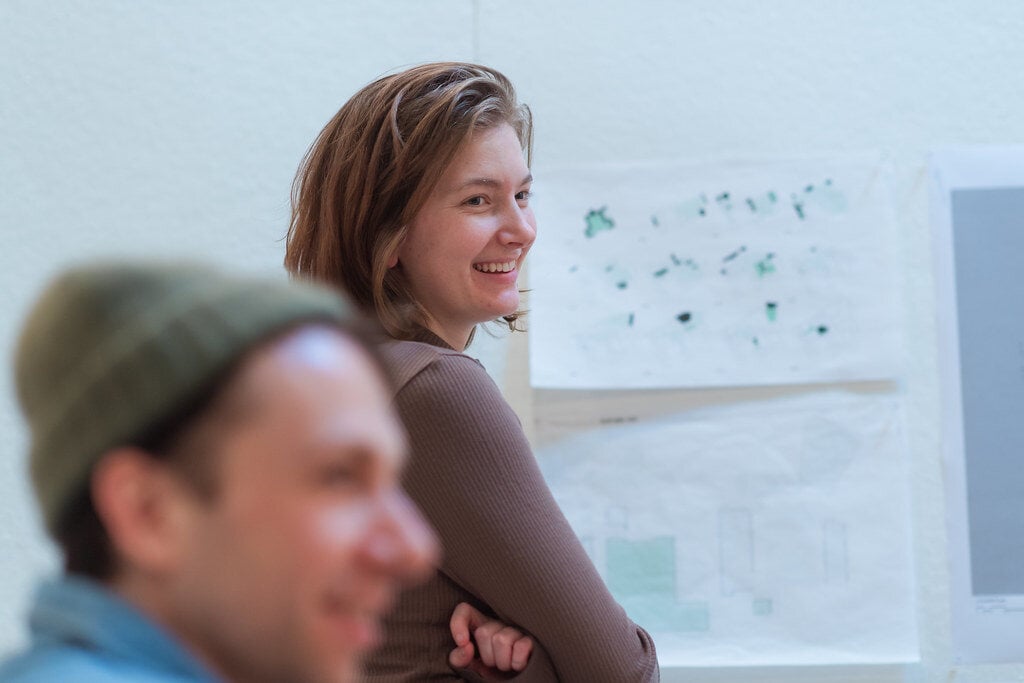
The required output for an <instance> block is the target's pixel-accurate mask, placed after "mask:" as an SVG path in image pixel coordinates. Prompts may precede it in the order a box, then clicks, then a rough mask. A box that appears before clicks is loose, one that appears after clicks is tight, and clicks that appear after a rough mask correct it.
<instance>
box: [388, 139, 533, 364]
mask: <svg viewBox="0 0 1024 683" xmlns="http://www.w3.org/2000/svg"><path fill="white" fill-rule="evenodd" d="M532 182H533V177H532V176H531V175H530V169H529V168H527V166H526V161H525V160H524V159H523V152H522V148H521V147H520V144H519V138H518V137H516V134H515V131H514V130H513V129H512V127H511V126H509V125H507V124H502V125H500V126H497V127H495V128H490V129H486V130H480V131H476V132H475V133H474V135H473V137H472V139H471V140H470V141H469V142H468V143H466V144H464V145H463V147H462V149H460V150H459V152H458V154H456V156H455V158H454V159H453V160H452V162H451V164H450V165H449V166H448V167H447V168H446V169H445V171H444V172H443V173H442V175H441V178H440V180H439V181H438V183H437V186H436V187H435V189H434V191H433V192H432V193H431V195H430V197H428V198H427V201H426V203H424V205H423V207H422V208H421V209H420V210H419V213H417V214H416V217H415V218H413V220H412V222H411V223H410V224H409V230H408V233H407V234H406V237H405V240H404V241H403V242H402V245H401V246H400V247H399V251H398V259H397V265H398V266H399V267H401V268H402V270H403V272H404V274H405V277H406V279H407V281H408V283H409V286H410V287H411V289H412V293H413V296H414V297H415V298H416V300H417V301H418V302H419V303H420V305H421V306H423V308H424V309H426V311H427V313H428V315H429V320H428V321H427V327H429V328H430V329H431V331H433V332H434V333H435V334H437V335H438V336H440V337H441V338H442V339H444V340H445V341H446V342H448V343H449V344H451V345H452V346H453V347H454V348H456V349H460V350H461V349H462V348H464V347H465V345H466V342H467V341H468V339H469V335H470V332H472V330H473V327H474V326H475V325H476V324H477V323H482V322H486V321H488V320H494V319H496V318H499V317H501V316H503V315H508V314H509V313H513V312H514V311H515V310H516V309H517V308H518V306H519V289H518V284H517V279H518V277H519V269H520V267H521V266H522V263H523V259H524V258H526V253H527V252H528V251H529V250H530V246H531V245H532V244H533V240H534V238H535V237H536V235H537V224H536V221H535V220H534V217H533V209H531V208H530V203H529V198H530V185H531V183H532Z"/></svg>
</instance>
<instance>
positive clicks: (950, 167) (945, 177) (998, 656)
mask: <svg viewBox="0 0 1024 683" xmlns="http://www.w3.org/2000/svg"><path fill="white" fill-rule="evenodd" d="M931 170H932V192H933V195H932V199H933V202H932V208H933V215H932V219H933V224H934V228H935V243H936V255H937V264H936V282H937V285H938V290H939V291H938V312H939V338H940V341H941V350H942V353H941V356H940V370H941V376H942V383H943V389H944V391H943V394H942V396H943V420H942V424H943V428H944V433H943V446H944V449H945V455H946V466H947V467H946V473H947V476H946V501H947V510H948V525H949V544H948V547H949V552H950V578H951V588H950V598H951V603H952V604H951V608H952V609H951V614H952V634H953V647H952V650H953V658H954V660H955V661H956V662H958V663H981V662H1021V661H1024V640H1022V639H1021V637H1020V634H1021V633H1024V570H1022V567H1024V469H1022V468H1021V465H1020V455H1021V453H1022V452H1024V421H1022V416H1024V316H1022V315H1021V296H1020V294H1021V292H1022V291H1024V286H1022V285H1021V270H1020V255H1021V253H1022V252H1024V220H1022V218H1021V217H1022V216H1024V147H1017V148H1011V147H1006V148H988V149H962V150H945V151H942V152H939V153H936V154H935V155H934V157H933V159H932V166H931Z"/></svg>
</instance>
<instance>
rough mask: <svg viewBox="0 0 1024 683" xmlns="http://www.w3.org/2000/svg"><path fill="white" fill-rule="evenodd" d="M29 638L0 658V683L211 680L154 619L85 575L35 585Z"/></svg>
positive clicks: (195, 682)
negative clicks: (17, 650)
mask: <svg viewBox="0 0 1024 683" xmlns="http://www.w3.org/2000/svg"><path fill="white" fill-rule="evenodd" d="M29 627H30V629H31V632H32V642H31V644H30V646H29V648H28V650H26V651H25V652H23V653H21V654H18V655H15V656H14V657H13V658H11V659H9V660H7V661H6V662H4V663H3V664H2V665H0V683H44V682H45V683H63V682H65V681H67V682H68V683H125V682H127V681H131V682H132V683H172V682H174V683H184V682H185V681H188V682H189V683H199V682H202V683H214V682H215V681H217V680H218V679H217V678H216V677H215V676H213V674H211V673H210V672H209V671H208V670H207V669H206V668H205V667H203V666H202V665H201V664H200V663H199V662H198V661H196V659H195V658H194V657H192V656H191V655H189V654H188V653H187V652H186V651H185V650H184V648H182V646H181V645H179V644H178V642H177V641H176V640H175V639H174V638H173V637H172V636H171V635H170V634H169V633H167V632H166V631H164V630H163V629H162V628H161V627H160V626H158V625H157V624H156V623H154V622H153V621H151V620H150V619H148V618H146V617H145V616H144V615H143V614H142V613H141V612H139V611H138V610H137V609H136V608H134V607H132V606H131V605H130V604H128V603H127V602H125V601H124V600H123V599H121V598H119V597H118V596H117V595H115V594H114V593H112V592H111V591H109V590H108V589H106V588H104V587H103V586H102V585H100V584H98V583H95V582H93V581H90V580H87V579H83V578H78V577H74V576H66V577H64V578H61V579H60V580H57V581H51V582H47V583H45V584H43V585H42V586H41V587H40V589H39V592H38V593H37V594H36V597H35V603H34V604H33V606H32V610H31V612H30V615H29Z"/></svg>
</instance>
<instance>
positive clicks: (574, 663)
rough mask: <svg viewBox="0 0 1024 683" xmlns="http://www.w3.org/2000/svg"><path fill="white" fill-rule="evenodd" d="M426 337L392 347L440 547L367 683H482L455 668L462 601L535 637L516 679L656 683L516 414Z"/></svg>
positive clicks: (391, 621)
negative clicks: (455, 615)
mask: <svg viewBox="0 0 1024 683" xmlns="http://www.w3.org/2000/svg"><path fill="white" fill-rule="evenodd" d="M429 341H430V343H424V342H413V341H395V342H388V343H387V344H385V346H384V353H385V356H386V358H387V360H388V362H389V364H390V366H391V370H392V373H393V374H394V376H395V379H396V382H397V393H396V404H397V408H398V412H399V414H400V415H401V417H402V419H403V421H404V423H405V427H406V430H407V431H408V434H409V443H410V447H411V448H410V456H411V457H410V458H409V462H408V465H407V467H406V471H405V475H404V477H403V483H404V485H405V488H406V490H407V491H408V493H409V495H410V497H411V498H412V499H413V500H414V501H415V502H416V504H417V505H419V507H420V509H421V510H422V511H423V513H424V514H425V515H426V517H427V519H429V520H430V523H431V524H433V526H434V528H435V529H436V530H437V532H438V535H439V536H440V538H441V543H442V545H443V547H444V559H443V561H442V563H441V567H440V569H439V571H438V572H437V573H436V574H435V575H434V576H433V578H431V579H430V581H429V582H427V583H426V584H424V585H422V586H419V587H417V588H414V589H411V590H408V591H406V592H404V593H403V594H402V595H401V597H400V598H399V601H398V604H397V606H396V608H395V610H394V612H393V613H392V614H391V615H390V617H389V618H388V619H387V620H386V622H385V641H384V644H383V645H382V647H381V648H380V649H379V650H378V651H377V652H376V653H374V655H373V656H372V657H371V659H370V660H369V662H368V663H367V667H366V670H367V675H366V680H368V681H372V682H373V683H384V682H387V683H397V682H399V681H417V682H419V681H459V680H479V679H478V678H476V677H475V676H474V675H473V674H471V673H468V672H455V671H452V669H451V668H450V667H449V666H448V653H449V652H450V651H451V649H452V648H453V647H454V641H453V640H452V637H451V633H450V631H449V629H448V620H449V618H450V617H451V614H452V611H453V610H454V609H455V606H456V605H457V604H458V603H459V602H468V603H470V604H472V605H474V606H475V607H477V608H478V609H480V610H481V611H483V612H485V613H490V614H493V615H495V616H496V617H497V618H499V619H501V620H502V621H504V622H506V623H509V624H512V625H515V626H517V627H518V628H520V629H521V630H523V631H525V632H527V633H529V634H530V635H532V636H533V638H534V640H535V648H534V651H533V655H532V657H531V658H530V663H529V665H528V666H527V668H526V670H524V671H523V672H521V673H520V674H519V675H518V676H516V677H515V678H513V679H511V680H515V681H519V682H520V683H532V682H535V681H537V682H541V681H543V682H550V681H563V682H565V683H573V682H577V683H602V682H607V683H633V682H649V681H657V680H659V671H658V662H657V657H656V655H655V651H654V642H653V641H652V640H651V638H650V636H649V635H648V634H647V632H646V631H644V630H643V629H642V628H640V627H638V626H637V625H636V624H634V623H633V622H632V621H630V620H629V618H628V617H627V616H626V613H625V612H624V611H623V609H622V608H621V607H620V606H619V605H618V604H617V603H616V602H615V600H614V599H613V598H612V596H611V594H610V593H609V592H608V590H607V588H606V587H605V585H604V583H603V582H602V580H601V577H600V576H599V575H598V574H597V571H596V570H595V569H594V567H593V565H592V564H591V562H590V559H589V558H588V557H587V555H586V552H585V551H584V550H583V547H582V546H581V545H580V543H579V541H578V540H577V538H576V535H575V534H574V533H573V531H572V529H571V528H570V526H569V524H568V522H566V520H565V517H564V516H563V515H562V512H561V510H559V508H558V505H557V504H556V503H555V500H554V498H553V497H552V496H551V492H550V491H549V490H548V487H547V485H546V483H545V482H544V479H543V477H542V476H541V473H540V470H539V468H538V467H537V463H536V461H535V460H534V457H533V453H532V451H531V450H530V445H529V443H528V442H527V440H526V437H525V435H524V434H523V430H522V426H521V425H520V423H519V419H518V417H517V416H516V414H515V413H514V412H513V411H512V408H511V407H510V406H509V405H508V403H507V402H506V401H505V400H504V398H503V397H502V395H501V392H500V391H499V390H498V387H497V386H496V385H495V384H494V382H493V381H492V380H491V378H490V377H489V376H488V375H487V372H486V371H485V370H484V368H483V366H481V365H480V363H479V362H478V361H476V360H474V359H472V358H470V357H468V356H466V355H463V354H461V353H458V352H456V351H453V350H451V349H449V348H445V347H444V346H443V344H444V343H443V342H442V341H441V340H440V339H437V338H436V337H430V338H429Z"/></svg>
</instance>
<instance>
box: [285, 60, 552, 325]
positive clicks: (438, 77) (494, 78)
mask: <svg viewBox="0 0 1024 683" xmlns="http://www.w3.org/2000/svg"><path fill="white" fill-rule="evenodd" d="M503 123H507V124H509V125H510V126H511V127H512V128H513V129H514V130H515V132H516V135H517V136H518V138H519V142H520V144H521V145H522V147H523V150H524V151H525V152H526V155H527V163H529V160H530V154H531V148H532V138H533V121H532V117H531V114H530V110H529V108H528V107H527V106H526V105H524V104H520V103H519V102H517V101H516V94H515V89H514V88H513V87H512V83H511V82H510V81H509V80H508V78H506V77H505V76H504V75H503V74H501V73H500V72H498V71H496V70H494V69H490V68H487V67H484V66H480V65H477V64H467V63H459V62H438V63H431V64H423V65H421V66H416V67H413V68H411V69H408V70H405V71H402V72H399V73H397V74H393V75H391V76H385V77H383V78H380V79H378V80H376V81H374V82H373V83H370V84H369V85H367V86H366V87H364V88H363V89H362V90H360V91H359V92H357V93H356V94H355V95H354V96H353V97H352V99H350V100H349V101H348V102H346V103H345V105H344V106H343V107H342V108H341V109H340V110H339V111H338V113H337V114H335V115H334V118H332V119H331V120H330V122H328V124H327V125H326V126H325V127H324V129H323V130H322V131H321V132H320V135H318V136H317V138H316V140H315V141H314V142H313V144H312V146H311V147H310V148H309V151H307V152H306V156H305V158H304V159H303V161H302V164H301V166H300V167H299V171H298V174H297V175H296V177H295V181H294V183H293V185H292V217H291V224H290V226H289V229H288V240H287V249H286V252H285V258H284V264H285V268H287V269H288V271H289V272H290V273H292V274H293V275H296V276H299V277H305V278H311V279H313V280H317V281H320V282H325V283H328V284H331V285H335V286H337V287H340V288H342V289H344V290H345V291H347V292H348V293H349V295H350V296H351V297H352V298H353V299H355V301H356V302H357V303H358V304H359V305H360V306H361V307H362V308H363V309H364V310H365V311H367V312H368V313H370V314H372V315H374V316H375V317H377V318H378V319H379V320H380V322H381V324H382V325H383V327H384V328H385V329H386V330H387V332H388V333H389V334H390V335H391V336H393V337H396V338H399V339H408V338H411V337H413V336H415V334H416V329H417V327H418V326H422V325H423V323H424V321H425V312H424V310H423V309H422V307H421V306H420V305H419V304H418V303H417V302H416V300H415V299H414V298H413V296H412V293H411V291H410V289H409V286H408V283H407V282H406V281H405V279H404V276H403V275H402V270H401V268H389V267H388V264H389V262H390V261H391V260H392V259H393V257H394V255H395V254H396V253H397V252H398V248H399V246H400V245H401V243H402V239H403V238H404V237H405V234H406V230H407V226H408V224H409V223H410V221H411V220H412V219H413V217H414V216H415V215H416V213H417V212H418V211H419V210H420V208H421V207H422V206H423V203H424V202H425V201H426V199H427V197H428V196H429V195H430V193H431V191H433V189H434V186H435V185H436V183H437V181H438V179H439V177H440V176H441V173H442V172H443V171H444V169H445V168H446V167H447V166H448V164H449V163H450V162H451V160H452V159H453V158H454V156H455V154H456V153H457V152H458V150H459V148H460V147H461V146H462V144H463V143H464V142H465V141H466V140H467V139H468V138H469V137H470V136H471V135H472V134H473V132H474V131H475V130H478V129H487V128H493V127H494V126H498V125H500V124H503ZM515 318H516V314H513V315H512V316H508V317H506V321H507V322H509V324H510V326H511V325H513V324H514V321H515Z"/></svg>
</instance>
